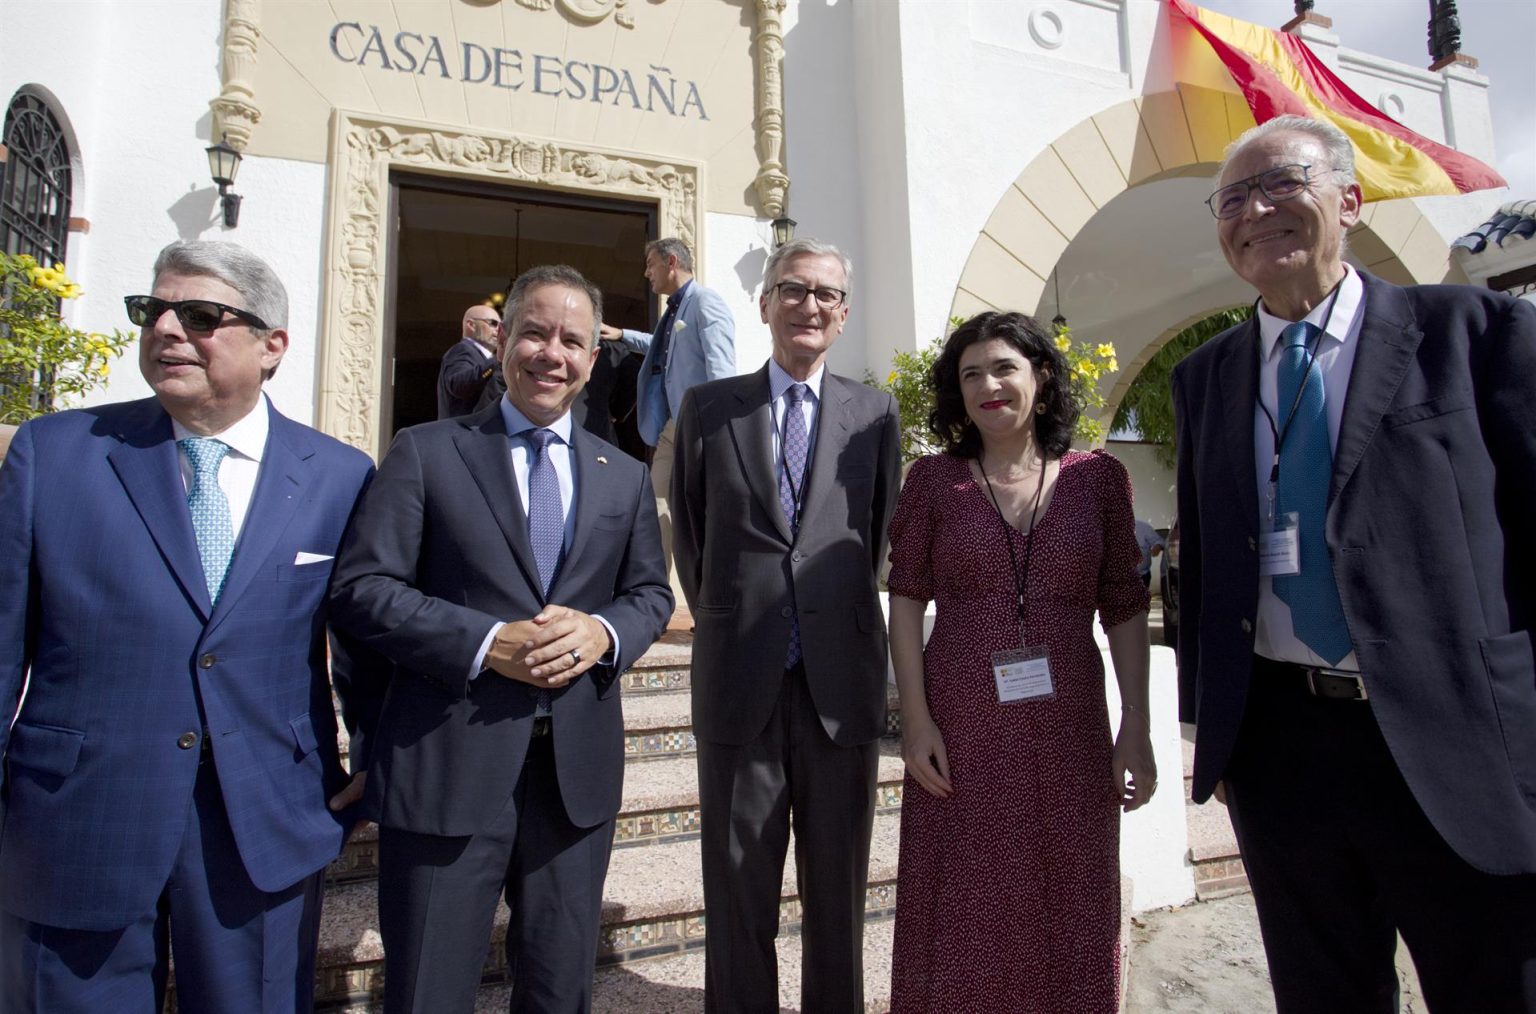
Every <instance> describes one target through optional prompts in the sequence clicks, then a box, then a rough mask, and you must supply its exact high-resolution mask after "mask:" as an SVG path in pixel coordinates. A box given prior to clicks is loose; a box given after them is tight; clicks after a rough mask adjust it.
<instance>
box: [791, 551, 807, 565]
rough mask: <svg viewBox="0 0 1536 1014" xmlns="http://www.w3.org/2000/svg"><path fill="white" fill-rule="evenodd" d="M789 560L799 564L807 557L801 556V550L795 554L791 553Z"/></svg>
mask: <svg viewBox="0 0 1536 1014" xmlns="http://www.w3.org/2000/svg"><path fill="white" fill-rule="evenodd" d="M789 558H790V560H791V561H792V562H794V563H799V562H800V561H801V560H803V559H805V557H804V556H802V555H801V553H800V550H798V549H797V550H795V551H794V552H793V553H790V554H789Z"/></svg>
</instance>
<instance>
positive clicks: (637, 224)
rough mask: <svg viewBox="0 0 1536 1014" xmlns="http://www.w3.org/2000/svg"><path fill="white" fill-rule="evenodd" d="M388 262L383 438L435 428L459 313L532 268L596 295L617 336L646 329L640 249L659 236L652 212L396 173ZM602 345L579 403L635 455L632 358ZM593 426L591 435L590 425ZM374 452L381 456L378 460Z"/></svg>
mask: <svg viewBox="0 0 1536 1014" xmlns="http://www.w3.org/2000/svg"><path fill="white" fill-rule="evenodd" d="M390 182H391V184H392V187H391V189H392V191H393V199H394V210H395V214H394V216H393V220H394V225H395V229H394V234H393V235H392V237H391V256H390V263H391V264H392V265H393V266H394V272H393V276H392V278H391V285H390V294H391V295H390V301H389V302H390V306H389V311H390V312H389V317H388V320H389V322H390V324H389V327H388V331H389V332H390V337H392V339H393V348H392V350H391V354H392V356H393V369H392V370H390V369H386V370H385V379H386V381H388V380H389V379H390V378H391V376H392V377H393V383H392V384H391V385H390V387H389V389H388V390H387V392H386V393H385V398H384V404H385V406H386V407H387V408H388V415H387V418H386V419H385V420H384V426H383V431H384V433H386V434H387V435H388V436H389V437H390V438H392V437H393V435H394V434H395V433H396V432H397V431H398V430H400V429H402V428H404V427H406V426H412V425H415V424H416V423H422V422H428V421H430V420H433V419H435V418H437V373H438V366H439V364H440V363H441V361H442V357H443V353H445V352H447V351H448V349H449V348H450V347H452V346H453V344H454V343H455V342H457V341H458V340H459V339H460V338H461V337H462V323H461V322H462V320H463V317H464V311H465V310H466V309H467V308H469V307H470V306H471V305H473V304H475V303H481V302H488V301H490V300H491V298H492V297H493V296H498V297H499V294H500V293H502V292H504V291H505V290H506V287H507V284H508V283H509V282H510V281H511V279H512V278H514V277H516V276H517V274H518V273H519V272H521V271H524V270H526V269H528V268H530V267H533V266H534V265H537V264H569V265H571V266H572V267H574V268H576V269H577V270H578V271H580V272H581V273H582V274H583V275H585V276H586V277H587V278H589V279H591V280H592V282H593V283H595V284H596V285H597V286H598V288H600V289H601V290H602V292H603V317H604V319H605V320H606V321H607V322H608V323H610V324H615V325H617V326H619V327H628V328H636V329H640V330H650V329H651V327H652V326H653V325H654V320H653V317H652V314H653V312H654V311H653V306H654V305H655V300H654V297H653V296H652V295H651V292H650V288H649V286H648V285H647V284H646V281H645V275H644V271H645V244H646V242H647V241H648V240H651V239H654V238H656V209H655V207H654V206H653V205H646V204H640V203H635V202H627V201H617V200H602V199H593V198H587V197H576V196H573V195H565V194H557V193H549V192H546V191H536V190H529V189H525V188H520V187H511V186H497V185H494V184H484V183H469V182H461V181H455V180H446V179H438V178H434V177H424V176H411V175H406V174H395V175H393V176H392V177H391V181H390ZM614 346H615V343H610V342H604V343H603V353H602V354H601V355H600V356H599V357H598V365H597V366H596V367H595V368H594V369H593V374H592V381H591V383H590V384H589V389H588V391H587V392H585V395H586V399H585V400H586V405H585V408H586V411H587V412H604V413H607V414H609V415H610V416H611V417H613V419H614V421H615V426H614V437H613V438H610V439H614V440H615V442H616V443H618V444H619V445H620V446H622V447H624V448H625V449H626V450H629V451H630V452H631V453H634V452H635V451H636V450H638V449H640V448H641V447H642V446H643V445H641V444H639V440H638V436H637V435H636V436H634V442H633V443H630V442H629V441H628V440H626V439H625V438H626V436H627V435H628V434H632V433H633V429H634V424H633V414H634V391H635V382H634V376H635V371H636V369H637V368H638V363H637V362H635V361H632V360H636V359H638V357H636V356H633V355H626V354H625V353H624V351H623V348H622V346H618V347H614ZM589 428H591V427H589ZM382 450H383V448H381V451H382Z"/></svg>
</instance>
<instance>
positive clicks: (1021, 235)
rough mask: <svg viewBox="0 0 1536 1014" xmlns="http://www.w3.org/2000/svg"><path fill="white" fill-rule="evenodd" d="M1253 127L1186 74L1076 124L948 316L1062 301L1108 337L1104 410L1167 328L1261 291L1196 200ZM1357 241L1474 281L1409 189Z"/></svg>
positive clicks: (1023, 191) (1044, 310)
mask: <svg viewBox="0 0 1536 1014" xmlns="http://www.w3.org/2000/svg"><path fill="white" fill-rule="evenodd" d="M1252 125H1253V117H1252V115H1251V114H1250V113H1249V111H1248V107H1247V106H1246V105H1245V104H1244V103H1243V101H1242V98H1241V97H1240V96H1238V95H1237V94H1236V93H1229V92H1222V91H1216V90H1213V89H1208V88H1200V87H1195V86H1191V85H1186V84H1180V85H1179V86H1178V88H1177V89H1176V90H1175V91H1171V92H1160V93H1156V94H1152V95H1145V96H1141V97H1139V98H1136V99H1132V100H1129V101H1126V102H1122V103H1120V104H1119V105H1115V106H1111V107H1110V108H1108V109H1106V110H1103V111H1102V112H1100V113H1097V114H1095V115H1093V116H1091V117H1089V118H1088V119H1086V120H1084V121H1083V122H1081V123H1079V124H1078V125H1077V126H1075V127H1073V128H1072V129H1071V130H1069V131H1067V132H1066V133H1064V134H1062V135H1061V136H1060V137H1058V138H1057V139H1056V140H1055V141H1053V142H1052V143H1051V144H1050V145H1048V146H1047V147H1046V148H1045V150H1043V151H1042V152H1041V153H1040V154H1039V155H1037V156H1036V157H1035V158H1034V160H1033V161H1031V162H1030V164H1029V165H1028V166H1027V167H1026V168H1025V169H1024V171H1023V172H1022V173H1020V174H1019V176H1018V178H1017V179H1015V180H1014V182H1013V184H1012V185H1011V186H1010V187H1009V188H1008V190H1007V191H1006V192H1005V193H1004V194H1003V195H1002V196H1001V198H999V200H998V203H997V206H996V207H995V208H994V210H993V212H992V215H991V217H990V218H989V219H988V220H987V223H986V225H985V226H984V227H983V228H982V231H981V233H980V235H978V236H977V238H976V243H975V245H974V246H973V247H972V249H971V254H970V257H969V258H968V259H967V261H966V264H965V268H964V270H963V271H962V272H961V276H960V282H959V285H958V286H957V287H956V290H955V296H954V300H953V301H952V303H951V309H950V313H951V315H958V316H969V315H970V314H973V313H977V312H979V311H981V310H988V309H1025V310H1029V311H1032V312H1034V313H1036V314H1037V315H1041V316H1045V317H1050V316H1053V315H1055V314H1056V313H1057V312H1058V309H1059V310H1060V312H1062V313H1064V314H1065V315H1066V316H1067V318H1068V321H1069V322H1070V323H1071V324H1072V325H1073V331H1074V333H1075V334H1076V335H1077V336H1078V337H1079V338H1080V339H1089V340H1093V341H1112V342H1113V343H1114V344H1115V347H1116V350H1117V353H1118V356H1119V360H1120V370H1119V372H1118V373H1117V374H1114V375H1112V376H1109V377H1106V378H1105V379H1104V380H1103V381H1102V383H1103V384H1104V385H1105V395H1106V398H1107V400H1108V403H1107V404H1106V406H1105V407H1104V410H1103V412H1102V413H1101V416H1100V417H1101V418H1102V419H1104V420H1106V421H1107V420H1108V419H1109V418H1111V417H1112V416H1113V415H1114V412H1115V409H1116V408H1117V407H1118V405H1119V403H1120V400H1121V398H1123V397H1124V394H1125V389H1126V387H1128V386H1129V384H1130V382H1131V381H1132V380H1133V379H1134V378H1135V376H1136V373H1137V372H1138V371H1139V369H1140V367H1141V366H1143V365H1145V363H1146V362H1147V361H1148V360H1149V359H1150V358H1151V357H1152V355H1153V354H1155V353H1156V351H1157V350H1158V349H1159V348H1161V347H1162V345H1163V344H1164V343H1165V342H1167V341H1168V339H1169V338H1171V337H1172V336H1173V335H1175V334H1178V333H1179V331H1180V330H1182V329H1183V328H1184V327H1185V326H1187V325H1188V324H1189V323H1192V322H1193V321H1195V320H1198V319H1200V318H1202V317H1204V316H1206V315H1208V314H1209V313H1212V312H1214V311H1216V310H1219V309H1222V308H1223V307H1227V306H1233V305H1236V304H1239V303H1242V302H1246V301H1248V300H1251V299H1252V298H1253V294H1252V291H1251V289H1249V288H1248V287H1247V286H1246V285H1245V284H1244V283H1243V282H1242V281H1241V280H1240V279H1237V278H1236V277H1235V276H1233V275H1232V274H1231V271H1230V270H1229V269H1228V268H1227V266H1226V263H1225V261H1224V260H1223V259H1222V256H1221V253H1220V251H1219V250H1218V249H1217V246H1216V241H1215V233H1214V229H1213V228H1212V227H1211V220H1210V216H1209V214H1208V213H1207V211H1206V209H1205V208H1204V206H1203V205H1202V204H1201V203H1200V202H1201V201H1203V199H1204V197H1205V196H1206V194H1207V193H1208V192H1209V189H1210V178H1211V176H1212V175H1213V174H1214V173H1215V171H1216V167H1217V165H1218V164H1219V163H1220V161H1221V156H1222V152H1223V151H1224V149H1225V148H1226V146H1227V144H1228V143H1229V142H1230V141H1231V140H1232V139H1233V138H1235V137H1236V136H1237V135H1238V134H1240V133H1242V131H1244V130H1246V129H1247V128H1248V127H1251V126H1252ZM1349 243H1350V254H1349V258H1350V260H1351V262H1352V263H1354V264H1356V265H1358V266H1360V267H1363V268H1364V269H1366V270H1367V271H1369V272H1371V273H1372V274H1375V275H1377V276H1379V277H1381V278H1384V279H1387V280H1388V281H1392V282H1396V283H1398V284H1413V283H1420V282H1439V281H1464V280H1465V277H1464V276H1463V274H1462V272H1461V270H1460V268H1459V267H1457V266H1456V265H1455V264H1454V263H1453V262H1452V261H1451V260H1450V257H1449V248H1448V247H1447V246H1446V243H1445V241H1444V240H1443V239H1441V238H1440V235H1439V233H1438V232H1437V231H1436V230H1435V228H1434V227H1433V225H1432V224H1431V223H1430V222H1429V221H1428V220H1427V219H1426V218H1425V217H1424V216H1423V215H1422V214H1421V213H1420V211H1419V210H1418V208H1417V207H1416V206H1415V205H1414V203H1413V202H1412V201H1410V200H1400V201H1382V202H1377V203H1374V204H1368V205H1366V206H1365V209H1364V213H1363V214H1362V215H1361V219H1360V223H1359V224H1358V225H1357V226H1356V227H1355V228H1354V229H1352V230H1351V231H1350V233H1349ZM1057 273H1059V275H1060V277H1059V278H1056V277H1053V276H1055V275H1056V274H1057ZM1058 288H1059V290H1060V301H1059V305H1058V302H1057V290H1058Z"/></svg>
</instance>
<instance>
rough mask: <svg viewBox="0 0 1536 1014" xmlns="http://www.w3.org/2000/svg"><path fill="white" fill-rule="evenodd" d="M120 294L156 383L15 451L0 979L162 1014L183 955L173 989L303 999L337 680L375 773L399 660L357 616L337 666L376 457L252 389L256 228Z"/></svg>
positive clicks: (28, 1006)
mask: <svg viewBox="0 0 1536 1014" xmlns="http://www.w3.org/2000/svg"><path fill="white" fill-rule="evenodd" d="M126 302H127V308H128V316H129V319H130V320H132V321H133V323H134V324H136V325H138V326H139V327H140V328H141V329H142V330H141V335H140V339H139V367H140V370H141V371H142V373H143V375H144V379H145V381H146V382H147V383H148V384H149V386H150V388H151V389H152V390H153V392H154V395H153V397H150V398H146V399H143V400H141V401H132V402H123V403H119V404H110V405H101V406H97V407H94V408H87V409H80V410H75V411H68V412H59V413H57V414H54V415H50V416H45V417H43V418H40V419H36V420H33V421H31V422H28V423H26V424H25V425H23V426H22V427H21V428H20V430H19V431H18V432H17V434H16V438H15V442H14V443H13V445H12V447H11V451H10V454H9V456H8V457H7V458H6V460H5V463H4V466H3V467H0V517H3V518H4V519H5V521H4V524H3V525H0V573H4V574H5V575H6V579H5V580H4V581H3V582H0V644H3V645H4V646H5V647H4V649H3V651H4V655H3V658H0V697H3V699H4V700H5V701H6V702H7V705H8V706H7V707H6V709H5V718H6V719H8V720H9V719H10V718H11V716H12V714H14V715H15V719H14V724H10V722H9V721H7V722H6V723H5V724H0V753H3V755H4V760H5V785H4V794H3V797H0V821H3V825H0V827H3V830H0V996H3V997H4V998H5V999H4V1001H3V1005H4V1006H5V1008H6V1009H7V1010H18V1011H53V1010H61V1011H62V1010H70V1011H85V1010H92V1011H141V1012H145V1014H149V1012H157V1011H159V1010H160V1009H161V1006H162V1000H163V996H164V993H165V989H166V981H167V967H168V960H167V956H168V954H169V956H170V957H171V959H173V960H174V962H175V968H176V992H177V996H178V1003H179V1006H180V1008H181V1009H182V1010H189V1011H190V1010H203V1011H220V1012H236V1014H239V1012H252V1014H256V1012H260V1014H274V1012H298V1011H309V1010H310V1009H311V1008H312V1006H313V1004H312V1002H311V1001H312V995H313V991H314V981H315V945H316V941H317V937H318V932H319V914H320V900H321V889H322V878H323V876H324V870H325V867H326V865H327V863H329V862H330V860H331V859H333V858H334V857H335V856H336V855H337V854H338V853H339V852H340V850H341V847H342V845H343V843H344V841H345V839H346V835H347V833H348V831H349V829H350V827H351V825H352V824H353V822H354V821H355V819H356V816H357V808H355V807H353V806H352V805H351V804H353V803H354V802H356V801H357V800H358V799H359V798H360V796H361V791H362V785H361V781H362V776H361V775H359V776H357V777H356V778H353V777H350V776H349V775H348V774H347V773H346V771H344V770H343V768H342V764H341V761H340V758H339V756H338V751H337V744H336V736H337V730H336V718H335V712H334V710H333V704H332V698H331V691H332V687H333V685H334V688H335V690H336V691H337V693H338V695H339V696H340V698H341V701H342V704H343V708H344V709H345V712H346V714H347V716H348V721H347V724H348V727H349V729H350V730H351V732H352V734H353V735H352V740H351V750H350V758H349V760H350V763H351V765H352V768H353V770H354V771H362V770H364V767H365V766H366V763H367V749H368V734H369V731H370V727H371V718H370V717H369V716H370V715H371V714H372V713H373V711H375V710H376V708H377V695H378V693H379V692H380V689H381V687H382V679H383V677H382V672H381V670H380V668H379V667H378V665H377V663H376V662H374V663H372V664H370V663H369V662H367V661H366V660H365V659H364V656H363V654H362V653H361V652H358V651H354V650H352V649H353V646H352V645H350V644H349V642H347V641H345V640H344V639H338V640H337V641H336V642H335V647H336V649H337V651H336V654H335V657H334V659H333V664H334V681H333V678H332V674H328V672H327V643H326V619H327V614H326V590H327V587H328V585H329V578H330V574H331V560H332V557H333V556H335V554H336V551H337V547H338V545H339V544H340V542H341V536H342V531H343V529H344V528H345V527H346V524H347V521H348V518H350V517H351V515H352V511H353V508H354V506H355V505H356V503H357V501H358V498H359V496H360V494H361V493H362V490H363V489H364V487H365V486H366V485H367V484H368V481H369V478H370V477H371V476H372V474H373V466H372V463H371V462H370V461H369V460H368V457H367V456H366V455H365V454H363V453H362V452H360V451H357V450H355V449H353V448H350V447H347V446H344V445H343V444H341V443H339V442H337V441H335V440H333V439H331V438H330V437H327V436H324V435H322V434H320V433H317V432H316V431H314V430H312V429H310V428H309V427H308V426H304V425H301V424H299V423H297V422H293V421H292V420H290V419H288V418H286V417H285V416H283V415H282V414H280V413H279V412H278V411H277V409H276V408H274V407H273V406H272V404H271V402H270V401H268V399H267V398H265V397H264V396H263V394H262V385H263V383H264V382H265V381H266V379H267V378H268V377H270V376H272V374H273V373H274V372H276V370H277V368H278V366H279V364H280V363H281V362H282V359H283V355H284V353H285V352H286V351H287V349H288V342H289V337H288V331H287V324H288V319H287V318H288V300H287V295H286V293H285V291H284V288H283V284H282V282H281V281H280V280H279V279H278V277H277V275H276V273H275V272H273V270H272V269H271V267H269V266H268V265H267V264H266V263H265V262H264V261H262V260H261V259H260V258H258V257H256V256H255V255H254V254H251V253H250V252H248V251H246V250H245V249H243V248H241V247H239V246H236V245H235V244H233V243H219V242H182V243H173V244H172V245H170V246H168V247H166V248H165V249H164V250H163V251H161V253H160V256H159V258H158V259H157V260H156V262H155V268H154V283H153V288H152V290H151V292H150V294H149V295H139V296H129V297H128V298H127V301H126ZM354 663H355V664H354ZM23 691H25V695H24V696H23ZM18 701H20V702H21V705H20V710H19V712H17V711H16V706H17V702H18Z"/></svg>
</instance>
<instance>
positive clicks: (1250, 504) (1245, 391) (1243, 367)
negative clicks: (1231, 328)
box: [1217, 319, 1259, 531]
mask: <svg viewBox="0 0 1536 1014" xmlns="http://www.w3.org/2000/svg"><path fill="white" fill-rule="evenodd" d="M1217 370H1218V380H1219V383H1218V386H1217V390H1218V391H1219V392H1220V396H1221V401H1222V404H1223V405H1224V406H1225V414H1226V419H1225V424H1224V427H1223V428H1224V429H1225V431H1226V435H1227V458H1228V468H1227V472H1228V474H1230V475H1231V476H1232V478H1233V480H1234V481H1235V482H1236V483H1237V497H1238V504H1239V505H1240V506H1241V508H1242V511H1243V517H1245V518H1248V519H1250V521H1251V523H1252V525H1253V529H1254V530H1255V531H1257V530H1258V525H1259V494H1258V491H1257V490H1256V489H1255V488H1254V482H1253V478H1254V475H1253V466H1254V462H1253V412H1254V406H1255V405H1257V404H1258V401H1259V325H1258V322H1257V321H1256V320H1252V319H1250V320H1249V321H1248V323H1246V324H1244V325H1243V327H1242V329H1241V330H1240V331H1238V332H1237V333H1236V334H1235V335H1233V336H1232V337H1231V338H1230V339H1228V341H1227V343H1226V348H1225V349H1223V351H1222V357H1221V360H1220V362H1219V363H1218V365H1217Z"/></svg>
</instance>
